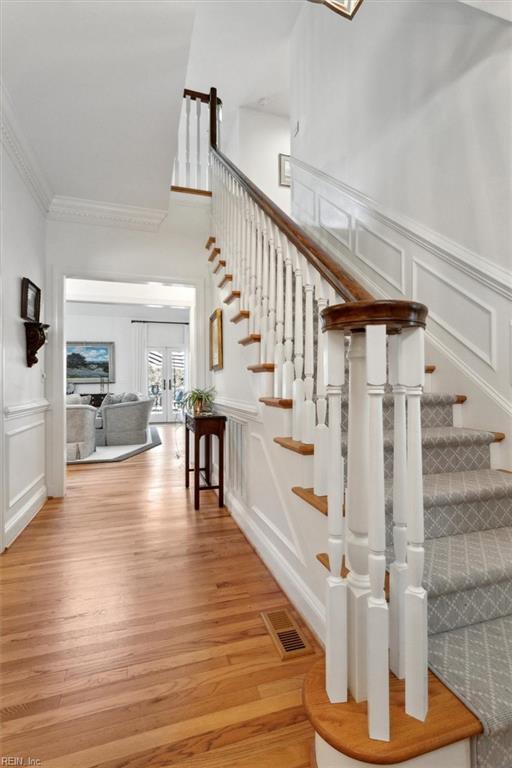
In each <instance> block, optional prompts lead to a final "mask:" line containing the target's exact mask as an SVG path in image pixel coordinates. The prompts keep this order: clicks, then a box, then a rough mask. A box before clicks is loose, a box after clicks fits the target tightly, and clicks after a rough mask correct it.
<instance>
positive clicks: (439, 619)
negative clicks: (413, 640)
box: [428, 580, 512, 635]
mask: <svg viewBox="0 0 512 768" xmlns="http://www.w3.org/2000/svg"><path fill="white" fill-rule="evenodd" d="M510 614H512V580H509V581H504V582H501V583H499V584H490V585H489V586H486V587H476V588H475V589H468V590H466V591H463V592H450V593H449V594H447V595H440V596H439V597H433V598H431V597H430V596H429V599H428V631H429V634H431V635H436V634H438V633H439V632H448V631H449V630H451V629H457V628H458V627H465V626H468V625H470V624H479V623H480V622H481V621H489V620H491V619H497V618H499V617H501V616H508V615H510Z"/></svg>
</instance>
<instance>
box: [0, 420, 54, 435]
mask: <svg viewBox="0 0 512 768" xmlns="http://www.w3.org/2000/svg"><path fill="white" fill-rule="evenodd" d="M45 424H46V422H45V420H44V419H41V420H40V421H34V422H33V423H32V424H25V425H24V426H23V427H18V429H11V430H9V432H6V433H5V436H6V437H14V435H21V434H22V433H23V432H29V431H30V430H31V429H35V428H36V427H44V425H45Z"/></svg>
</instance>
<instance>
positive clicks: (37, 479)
mask: <svg viewBox="0 0 512 768" xmlns="http://www.w3.org/2000/svg"><path fill="white" fill-rule="evenodd" d="M41 480H44V472H41V474H40V475H38V476H37V477H35V478H34V479H33V480H32V481H31V482H30V483H28V485H26V486H25V488H22V489H21V491H19V493H17V494H16V496H14V498H12V499H10V500H9V509H11V507H15V506H16V504H17V503H18V501H20V500H21V499H22V498H23V497H24V496H26V495H27V493H29V491H31V490H32V488H35V486H36V485H38V483H40V482H41Z"/></svg>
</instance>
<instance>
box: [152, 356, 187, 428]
mask: <svg viewBox="0 0 512 768" xmlns="http://www.w3.org/2000/svg"><path fill="white" fill-rule="evenodd" d="M186 363H187V356H186V349H185V347H150V348H149V349H148V356H147V369H148V394H149V396H150V397H153V398H154V399H155V404H154V406H153V410H152V411H151V421H152V422H153V423H155V422H156V423H162V422H169V421H171V422H172V421H178V420H179V417H180V414H181V402H182V400H183V396H184V394H185V391H186V387H187V381H188V375H187V374H188V371H187V367H186Z"/></svg>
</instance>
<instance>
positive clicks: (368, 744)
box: [304, 659, 482, 764]
mask: <svg viewBox="0 0 512 768" xmlns="http://www.w3.org/2000/svg"><path fill="white" fill-rule="evenodd" d="M389 692H390V716H391V733H392V739H391V741H378V740H375V739H370V738H369V736H368V702H366V701H362V702H359V703H356V702H355V701H354V700H353V699H352V698H351V697H350V698H349V701H348V702H347V703H345V704H331V703H330V701H329V699H328V697H327V693H326V691H325V661H324V660H323V659H322V660H321V661H318V662H316V664H314V665H313V666H312V667H311V669H310V670H309V671H308V673H307V675H306V679H305V683H304V705H305V708H306V712H307V715H308V717H309V719H310V721H311V724H312V725H313V728H314V729H315V731H316V732H317V733H318V734H319V735H320V736H321V737H322V738H323V739H325V741H327V742H328V743H329V744H331V746H332V747H334V749H337V750H338V751H339V752H342V753H343V754H346V755H348V756H349V757H352V758H353V759H354V760H360V761H362V762H366V763H379V764H383V763H385V764H389V763H393V764H394V763H399V762H403V761H405V760H411V759H412V758H414V757H418V755H422V754H424V753H425V752H431V751H432V750H434V749H440V748H441V747H444V746H447V745H448V744H453V743H454V742H457V741H461V740H462V739H467V738H470V737H471V736H476V735H478V734H480V733H482V724H481V723H480V721H479V720H478V718H477V717H476V716H475V715H474V714H473V713H472V712H471V711H470V710H469V709H468V708H467V707H466V706H465V705H464V704H463V703H462V702H461V701H460V700H459V699H458V698H457V696H455V694H454V693H452V692H451V691H450V690H449V688H447V687H446V686H445V685H444V684H443V683H442V682H441V681H440V680H439V679H438V678H437V677H436V676H435V675H434V674H433V673H432V672H429V710H428V715H427V718H426V720H425V721H424V722H422V721H420V720H416V719H414V718H412V717H409V716H408V715H407V714H406V713H405V709H404V699H405V681H404V680H398V679H397V678H396V677H395V676H394V675H393V674H390V676H389Z"/></svg>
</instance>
